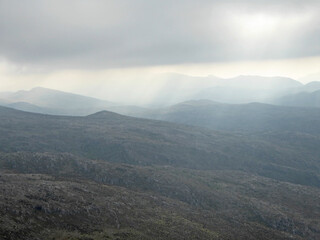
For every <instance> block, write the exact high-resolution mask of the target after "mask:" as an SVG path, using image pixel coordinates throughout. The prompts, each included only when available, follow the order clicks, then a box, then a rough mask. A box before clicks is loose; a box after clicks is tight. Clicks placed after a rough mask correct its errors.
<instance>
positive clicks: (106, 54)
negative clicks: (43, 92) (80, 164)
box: [0, 0, 320, 96]
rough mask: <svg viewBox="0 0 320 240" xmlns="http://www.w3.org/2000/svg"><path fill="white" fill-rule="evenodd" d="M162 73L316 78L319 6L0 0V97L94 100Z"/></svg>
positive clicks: (315, 2) (311, 1)
mask: <svg viewBox="0 0 320 240" xmlns="http://www.w3.org/2000/svg"><path fill="white" fill-rule="evenodd" d="M165 72H176V73H181V74H187V75H192V76H207V75H215V76H218V77H224V78H228V77H234V76H237V75H262V76H286V77H291V78H295V79H300V78H302V77H305V76H307V75H310V74H315V73H319V72H320V1H319V0H254V1H253V0H224V1H221V0H210V1H209V0H162V1H155V0H135V1H132V0H116V1H115V0H114V1H110V0H104V1H102V0H68V1H63V0H46V1H43V0H32V1H31V0H24V1H18V0H0V91H14V90H18V89H28V88H32V87H35V86H44V87H51V88H55V89H60V90H68V91H73V92H79V93H83V94H87V95H88V94H89V95H94V94H97V95H99V96H103V94H104V89H107V88H108V89H109V88H110V87H112V86H114V85H115V84H117V82H121V84H122V85H123V84H126V81H127V82H128V83H129V82H130V84H131V85H132V86H134V82H135V81H137V79H143V81H145V84H150V82H151V81H152V77H151V76H153V75H154V74H159V73H165ZM302 79H308V78H302ZM319 80H320V79H319ZM119 84H120V83H119ZM130 84H129V85H130ZM131 85H130V86H131ZM119 86H120V85H118V87H119ZM87 89H90V91H89V90H87Z"/></svg>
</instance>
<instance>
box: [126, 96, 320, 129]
mask: <svg viewBox="0 0 320 240" xmlns="http://www.w3.org/2000/svg"><path fill="white" fill-rule="evenodd" d="M131 115H133V116H139V117H144V118H149V119H156V120H164V121H169V122H176V123H183V124H188V125H193V126H199V127H206V128H210V129H214V130H226V131H250V132H262V131H294V132H296V131H302V132H307V133H312V134H314V133H317V134H320V125H319V124H320V121H319V119H320V110H318V109H308V108H301V107H285V106H276V105H270V104H263V103H249V104H225V103H218V102H213V101H210V100H193V101H187V102H183V103H179V104H176V105H173V106H171V107H167V108H162V109H156V110H145V111H144V112H137V113H132V114H131Z"/></svg>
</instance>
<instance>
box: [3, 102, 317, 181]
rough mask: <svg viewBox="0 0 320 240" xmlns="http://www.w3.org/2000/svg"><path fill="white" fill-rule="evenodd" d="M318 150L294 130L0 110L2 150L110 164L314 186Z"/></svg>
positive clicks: (309, 137) (313, 142)
mask: <svg viewBox="0 0 320 240" xmlns="http://www.w3.org/2000/svg"><path fill="white" fill-rule="evenodd" d="M284 136H286V137H288V138H289V139H292V140H288V141H283V137H284ZM317 144H320V136H319V135H317V134H315V133H314V134H311V133H308V132H299V131H293V132H291V131H286V130H285V131H279V130H274V131H272V130H270V131H265V132H262V133H260V134H252V133H245V132H240V133H233V132H221V131H213V130H209V129H205V128H196V127H192V126H186V125H179V124H175V123H169V122H162V121H154V120H146V119H138V118H132V117H126V116H122V115H119V114H116V113H111V112H106V111H104V112H99V113H96V114H93V115H90V116H87V117H66V116H61V117H59V116H50V115H40V114H32V113H26V112H21V111H17V110H12V109H9V108H1V109H0V151H2V152H19V151H29V152H30V151H31V152H60V153H63V152H69V153H72V154H76V155H79V156H82V157H86V158H90V159H100V160H105V161H109V162H116V163H129V164H136V165H143V166H150V165H161V166H164V165H171V166H175V167H184V168H192V169H212V170H214V169H215V170H217V169H230V170H240V169H241V170H246V171H249V172H251V173H257V174H260V175H262V176H271V175H270V174H271V172H270V169H274V171H273V172H272V176H271V177H272V178H275V179H284V180H287V181H291V182H294V183H301V184H307V185H312V186H320V179H319V174H318V172H317V171H318V170H319V169H320V165H319V162H318V155H319V154H320V149H318V148H317V147H316V145H317ZM286 175H288V176H287V177H286Z"/></svg>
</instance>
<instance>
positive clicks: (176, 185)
mask: <svg viewBox="0 0 320 240" xmlns="http://www.w3.org/2000/svg"><path fill="white" fill-rule="evenodd" d="M207 104H208V101H202V102H200V103H190V105H195V106H199V105H207ZM213 104H217V103H213ZM290 137H291V138H290ZM288 139H292V140H288ZM319 144H320V137H319V136H317V134H316V133H315V134H309V133H307V132H303V131H302V130H301V131H299V132H296V131H295V132H293V131H272V130H266V131H263V132H262V133H253V132H238V133H236V132H226V131H213V130H209V129H205V128H199V127H192V126H188V125H182V124H176V123H170V122H164V121H156V120H148V119H139V118H133V117H127V116H123V115H119V114H116V113H112V112H108V111H102V112H98V113H95V114H92V115H89V116H86V117H75V116H73V117H70V116H53V115H42V114H35V113H28V112H23V111H18V110H14V109H10V108H6V107H0V182H1V184H0V189H1V192H2V193H3V194H1V195H0V236H1V237H3V238H4V239H14V240H15V239H21V238H24V239H44V238H49V239H252V240H253V239H279V240H280V239H301V240H302V239H317V238H319V237H320V235H319V232H320V222H319V219H320V212H319V209H320V206H319V202H320V201H319V200H320V199H319V196H320V190H319V187H320V176H319V170H320V163H319V159H318V156H319V154H320V150H319V148H318V146H319Z"/></svg>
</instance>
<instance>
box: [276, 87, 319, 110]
mask: <svg viewBox="0 0 320 240" xmlns="http://www.w3.org/2000/svg"><path fill="white" fill-rule="evenodd" d="M275 102H276V103H277V104H279V105H284V106H299V107H312V108H313V107H320V90H317V91H314V92H300V93H296V94H291V95H287V96H284V97H281V98H279V99H277V100H276V101H275Z"/></svg>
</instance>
